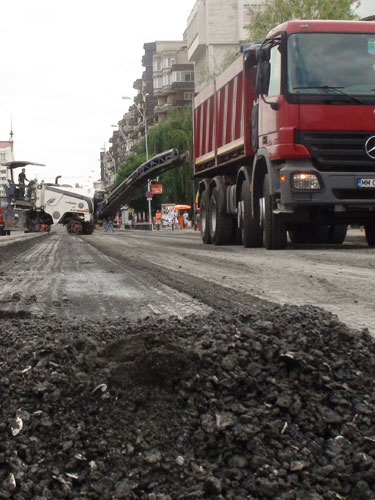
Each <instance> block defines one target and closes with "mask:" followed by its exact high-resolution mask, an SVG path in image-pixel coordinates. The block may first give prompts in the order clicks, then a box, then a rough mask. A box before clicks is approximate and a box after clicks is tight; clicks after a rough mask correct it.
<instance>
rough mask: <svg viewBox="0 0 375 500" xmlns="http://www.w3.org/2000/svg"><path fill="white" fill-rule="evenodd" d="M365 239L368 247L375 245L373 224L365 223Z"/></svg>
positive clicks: (374, 226)
mask: <svg viewBox="0 0 375 500" xmlns="http://www.w3.org/2000/svg"><path fill="white" fill-rule="evenodd" d="M365 234H366V240H367V244H368V246H369V247H375V224H365Z"/></svg>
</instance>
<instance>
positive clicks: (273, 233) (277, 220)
mask: <svg viewBox="0 0 375 500" xmlns="http://www.w3.org/2000/svg"><path fill="white" fill-rule="evenodd" d="M263 197H264V220H263V236H264V246H265V247H266V248H267V250H281V249H283V248H285V246H286V243H287V238H286V227H285V222H284V220H283V218H282V217H281V216H280V214H274V213H273V210H274V209H275V208H276V203H275V200H274V198H273V196H272V195H271V192H270V185H269V181H268V174H267V175H266V176H265V177H264V182H263Z"/></svg>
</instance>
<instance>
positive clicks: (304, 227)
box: [288, 224, 329, 245]
mask: <svg viewBox="0 0 375 500" xmlns="http://www.w3.org/2000/svg"><path fill="white" fill-rule="evenodd" d="M288 232H289V238H290V241H291V242H292V243H294V244H297V245H298V244H304V245H322V244H324V243H327V242H328V237H329V226H328V225H327V224H297V225H295V226H294V227H293V228H291V229H289V231H288Z"/></svg>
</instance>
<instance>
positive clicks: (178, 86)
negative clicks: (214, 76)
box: [172, 82, 195, 92]
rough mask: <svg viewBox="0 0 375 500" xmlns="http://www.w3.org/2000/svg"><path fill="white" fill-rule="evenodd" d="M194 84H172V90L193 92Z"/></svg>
mask: <svg viewBox="0 0 375 500" xmlns="http://www.w3.org/2000/svg"><path fill="white" fill-rule="evenodd" d="M194 87H195V85H194V82H173V83H172V90H186V91H190V92H194Z"/></svg>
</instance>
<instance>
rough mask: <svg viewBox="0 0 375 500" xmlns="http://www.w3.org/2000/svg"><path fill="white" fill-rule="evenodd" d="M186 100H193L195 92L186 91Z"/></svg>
mask: <svg viewBox="0 0 375 500" xmlns="http://www.w3.org/2000/svg"><path fill="white" fill-rule="evenodd" d="M184 99H185V101H191V100H192V99H194V92H184Z"/></svg>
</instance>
